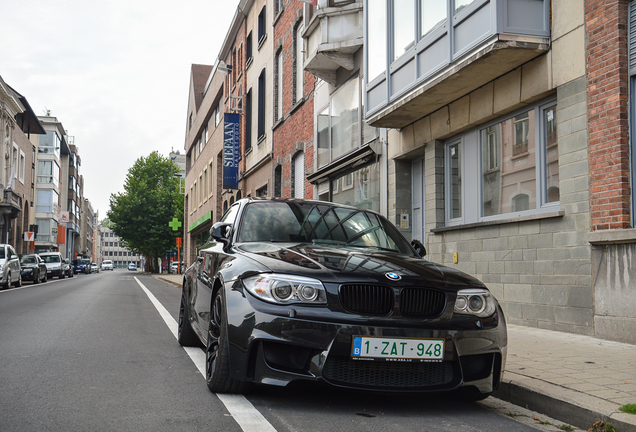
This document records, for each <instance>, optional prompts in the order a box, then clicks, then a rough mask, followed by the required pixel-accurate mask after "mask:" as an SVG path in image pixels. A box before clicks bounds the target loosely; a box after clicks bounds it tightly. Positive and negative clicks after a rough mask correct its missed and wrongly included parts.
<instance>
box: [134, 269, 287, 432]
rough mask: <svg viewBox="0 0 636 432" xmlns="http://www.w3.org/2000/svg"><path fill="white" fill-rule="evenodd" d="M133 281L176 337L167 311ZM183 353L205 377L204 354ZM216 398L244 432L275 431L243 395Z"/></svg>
mask: <svg viewBox="0 0 636 432" xmlns="http://www.w3.org/2000/svg"><path fill="white" fill-rule="evenodd" d="M135 281H137V283H138V284H139V286H140V287H141V289H143V290H144V292H145V293H146V295H147V296H148V298H149V299H150V301H151V302H152V304H153V305H154V306H155V309H157V312H159V315H161V318H163V320H164V322H165V323H166V325H167V326H168V328H169V329H170V331H171V332H172V334H173V335H174V337H175V339H176V338H177V336H178V324H177V321H175V319H174V318H172V315H170V313H169V312H168V310H167V309H166V308H165V307H163V305H162V304H161V303H160V302H159V300H157V298H156V297H155V296H154V295H153V294H152V293H151V292H150V290H148V288H146V287H145V286H144V284H142V283H141V282H140V281H139V279H137V277H135ZM183 349H184V350H185V352H186V353H187V354H188V355H189V356H190V359H192V362H193V363H194V365H195V366H196V367H197V369H199V372H201V376H205V354H204V353H203V351H202V350H201V349H199V348H188V347H183ZM216 396H217V397H218V398H219V400H220V401H221V402H222V403H223V405H225V408H226V409H227V410H228V411H229V412H230V414H231V415H232V418H234V420H236V422H237V423H238V424H239V426H240V427H241V429H243V430H244V431H245V432H261V431H263V432H267V431H274V432H275V431H276V429H274V427H273V426H272V425H271V424H270V423H269V422H268V421H267V420H266V419H265V417H263V415H262V414H261V413H260V412H258V410H257V409H256V408H254V405H252V404H251V403H250V401H248V400H247V399H245V396H243V395H231V394H221V393H217V394H216Z"/></svg>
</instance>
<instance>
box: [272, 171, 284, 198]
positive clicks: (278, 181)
mask: <svg viewBox="0 0 636 432" xmlns="http://www.w3.org/2000/svg"><path fill="white" fill-rule="evenodd" d="M274 196H275V197H281V196H283V167H282V166H280V165H278V166H277V167H276V169H274Z"/></svg>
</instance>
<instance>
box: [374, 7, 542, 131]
mask: <svg viewBox="0 0 636 432" xmlns="http://www.w3.org/2000/svg"><path fill="white" fill-rule="evenodd" d="M382 4H383V2H381V3H380V5H382ZM451 4H453V5H454V4H460V2H453V3H451ZM461 4H463V5H465V6H462V7H461V8H460V7H457V8H456V9H453V12H452V13H451V14H445V15H442V16H441V17H439V19H440V21H439V22H437V23H436V24H435V23H433V24H431V25H430V26H428V27H426V33H424V32H423V31H422V33H424V34H423V35H421V36H418V38H417V39H416V40H413V41H408V42H410V43H408V44H405V45H399V44H398V42H397V41H394V40H393V37H389V38H387V39H388V41H389V44H388V46H381V47H380V48H379V49H374V52H373V53H370V54H368V55H367V56H366V58H367V61H368V64H367V68H368V70H370V71H373V72H369V73H368V75H371V76H367V77H366V79H367V82H366V83H365V84H366V88H365V92H366V98H365V99H366V104H365V110H366V112H365V117H366V120H367V122H368V123H369V124H370V125H372V126H376V127H388V128H402V127H405V126H407V125H409V124H411V123H413V122H415V121H417V120H419V119H421V118H423V117H425V116H426V115H429V114H431V113H432V112H434V111H436V110H438V109H440V108H441V107H443V106H445V105H448V104H449V103H451V102H453V101H455V100H457V99H459V98H461V97H463V96H465V95H467V94H469V93H470V92H472V91H474V90H476V89H478V88H480V87H481V86H483V85H485V84H487V83H489V82H491V81H493V80H495V79H497V78H499V77H501V76H503V75H505V74H507V73H508V72H511V71H513V70H515V69H516V68H518V67H520V66H522V65H524V64H525V63H527V62H529V61H530V60H532V59H534V58H536V57H538V56H540V55H543V54H545V53H547V52H548V50H549V49H550V9H549V4H550V2H549V0H497V1H495V0H473V1H471V2H468V3H466V2H461ZM368 13H369V15H371V14H372V13H373V11H371V10H369V11H368ZM375 13H376V15H375V18H376V20H377V19H378V17H380V18H382V16H381V14H384V13H385V11H384V10H383V9H380V8H378V9H376V11H375ZM385 21H386V22H387V29H384V31H385V32H384V33H382V32H381V31H380V32H377V33H380V34H389V33H388V28H389V26H388V24H389V20H388V19H385ZM405 25H406V26H409V25H410V26H414V24H413V23H412V22H407V23H405ZM422 26H423V23H421V22H418V25H417V26H415V27H416V28H422ZM369 32H371V29H369ZM367 38H371V39H373V40H376V41H377V36H376V35H375V33H369V34H368V35H367ZM374 38H375V39H374ZM392 44H394V45H395V47H394V48H393V50H397V49H398V47H400V51H399V53H398V54H397V55H396V54H393V53H392V52H391V51H392V50H391V49H390V47H391V46H392ZM371 45H373V43H371ZM376 45H377V43H376ZM385 45H386V44H385Z"/></svg>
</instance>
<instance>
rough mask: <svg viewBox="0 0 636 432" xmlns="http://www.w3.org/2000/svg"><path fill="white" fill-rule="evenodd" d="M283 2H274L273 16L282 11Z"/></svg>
mask: <svg viewBox="0 0 636 432" xmlns="http://www.w3.org/2000/svg"><path fill="white" fill-rule="evenodd" d="M283 6H284V5H283V0H274V16H276V15H278V13H280V12H281V11H282V10H283Z"/></svg>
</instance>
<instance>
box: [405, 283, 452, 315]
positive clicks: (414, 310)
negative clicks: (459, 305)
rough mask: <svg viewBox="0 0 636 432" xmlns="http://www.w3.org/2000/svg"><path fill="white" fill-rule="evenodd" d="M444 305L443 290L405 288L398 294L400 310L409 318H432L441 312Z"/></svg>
mask: <svg viewBox="0 0 636 432" xmlns="http://www.w3.org/2000/svg"><path fill="white" fill-rule="evenodd" d="M445 307H446V296H445V295H444V293H443V292H440V291H433V290H427V289H417V288H407V289H404V290H402V293H401V295H400V312H401V313H402V316H405V317H411V318H432V317H436V316H439V315H441V314H442V312H444V308H445Z"/></svg>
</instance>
